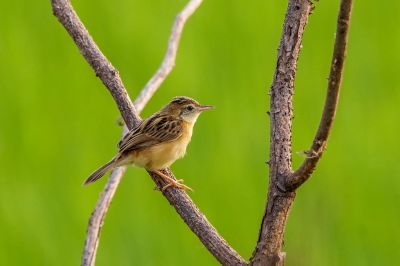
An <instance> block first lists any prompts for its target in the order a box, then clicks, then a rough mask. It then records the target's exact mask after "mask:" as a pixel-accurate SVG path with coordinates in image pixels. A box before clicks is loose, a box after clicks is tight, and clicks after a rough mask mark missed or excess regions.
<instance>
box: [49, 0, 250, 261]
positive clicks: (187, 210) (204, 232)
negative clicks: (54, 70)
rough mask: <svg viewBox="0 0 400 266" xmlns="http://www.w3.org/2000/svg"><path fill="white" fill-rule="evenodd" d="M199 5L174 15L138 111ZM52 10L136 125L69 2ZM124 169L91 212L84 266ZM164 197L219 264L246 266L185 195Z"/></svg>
mask: <svg viewBox="0 0 400 266" xmlns="http://www.w3.org/2000/svg"><path fill="white" fill-rule="evenodd" d="M201 2H202V1H199V0H192V1H190V2H189V4H188V5H187V6H186V7H185V8H184V10H183V11H182V12H181V13H180V14H179V15H178V16H177V18H176V20H175V23H174V27H173V30H172V33H171V37H170V41H169V44H168V50H167V54H166V56H165V58H164V61H163V63H162V65H161V67H160V69H159V70H158V71H157V73H156V74H155V75H154V77H153V78H152V79H151V80H150V81H149V83H148V84H147V85H146V87H145V88H144V90H143V91H142V93H141V94H140V96H139V99H138V100H137V101H136V102H135V103H136V104H137V110H138V111H139V112H140V111H141V110H142V109H143V107H144V106H145V104H146V103H147V102H148V100H149V99H150V98H151V96H152V95H153V94H154V92H155V91H156V90H157V88H158V87H159V86H160V84H161V83H162V82H163V81H164V80H165V78H166V76H167V75H168V74H169V73H170V71H171V70H172V68H173V66H174V62H175V57H176V51H177V47H178V43H179V40H180V35H181V33H182V29H183V26H184V23H185V21H186V20H187V19H188V18H189V17H190V16H191V15H192V14H193V12H194V11H195V10H196V8H197V7H198V6H199V5H200V4H201ZM52 7H53V13H54V15H55V16H56V17H57V18H58V19H59V21H60V22H61V24H62V25H63V26H64V27H65V28H66V30H67V31H68V33H69V34H70V35H71V37H72V38H73V39H74V41H75V43H76V45H77V46H78V47H79V49H80V51H81V54H82V55H83V56H84V57H85V59H86V60H87V61H88V62H89V64H90V65H91V66H92V68H93V69H94V70H95V72H96V75H97V76H99V77H100V79H101V80H102V81H103V83H104V84H105V86H106V87H107V88H108V89H109V91H110V92H111V94H112V95H113V97H114V99H115V101H116V103H117V105H118V107H119V109H120V112H121V115H122V116H123V118H124V120H125V123H126V125H127V126H128V128H129V129H132V128H134V127H135V126H137V125H138V124H139V123H140V118H139V115H138V113H137V112H136V110H135V107H134V106H133V105H132V103H131V101H130V99H129V96H128V94H127V92H126V90H125V88H124V86H123V84H122V81H121V79H120V77H119V75H118V72H117V70H116V69H115V68H114V67H113V66H112V65H111V63H110V62H109V61H108V60H107V59H106V58H105V56H104V55H103V54H102V53H101V51H100V50H99V48H98V47H97V45H96V44H95V42H94V41H93V39H92V38H91V37H90V35H89V33H88V31H87V30H86V29H85V27H84V26H83V24H82V22H81V21H80V19H79V17H78V16H77V14H76V13H75V11H74V10H73V7H72V6H71V4H70V2H69V1H68V0H52ZM125 169H126V168H125V167H120V168H116V169H115V170H114V171H113V172H112V173H111V176H110V178H109V180H108V182H107V185H106V187H105V189H104V191H103V193H102V194H101V195H100V198H99V200H98V202H97V205H96V208H95V210H94V212H93V213H92V216H91V218H90V221H89V225H88V231H87V239H86V242H85V249H84V253H83V257H82V265H84V266H93V265H94V262H95V256H96V250H97V246H98V242H99V238H100V230H101V227H102V224H103V222H104V218H105V215H106V213H107V210H108V207H109V205H110V203H111V200H112V198H113V196H114V194H115V191H116V189H117V187H118V184H119V182H120V180H121V178H122V176H123V174H124V172H125ZM165 173H167V174H169V175H170V176H171V177H172V178H174V176H173V174H172V173H171V171H170V170H169V169H166V170H165ZM149 174H150V175H151V177H152V178H153V180H154V182H155V183H156V184H157V185H158V187H163V186H165V185H166V184H165V183H164V181H163V180H162V179H161V178H160V177H159V176H157V175H156V174H154V173H149ZM163 195H164V196H165V197H166V198H167V199H168V201H169V202H170V204H171V205H173V206H174V208H175V209H176V211H177V212H178V214H179V215H180V216H181V217H182V219H183V220H184V221H185V223H186V224H187V225H188V226H189V227H190V229H191V230H192V231H193V232H194V233H195V234H196V235H197V236H198V237H199V239H200V240H201V241H202V242H203V244H204V245H205V246H206V248H207V249H208V250H209V251H210V252H211V253H212V254H213V255H214V257H215V258H216V259H217V260H218V261H220V262H221V263H223V264H224V265H245V264H246V262H245V261H244V260H243V258H241V257H240V255H239V254H238V253H237V252H236V251H235V250H234V249H232V248H231V247H230V246H229V245H228V243H227V242H226V241H225V240H224V239H223V238H222V237H221V236H220V235H219V234H218V232H217V231H216V229H215V228H214V227H213V226H212V225H211V224H210V223H209V222H208V220H207V219H206V217H205V216H204V215H203V214H202V213H201V212H200V211H199V209H198V208H197V206H196V205H195V204H194V203H193V201H192V200H191V199H190V198H189V196H188V195H187V194H186V193H185V192H183V191H181V190H179V189H176V188H174V187H170V188H168V189H167V190H165V191H164V192H163Z"/></svg>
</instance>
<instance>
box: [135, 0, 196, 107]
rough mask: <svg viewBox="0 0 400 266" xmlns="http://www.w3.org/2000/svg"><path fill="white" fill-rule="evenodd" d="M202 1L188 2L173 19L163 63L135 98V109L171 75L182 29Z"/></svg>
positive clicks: (142, 104) (145, 102) (144, 103)
mask: <svg viewBox="0 0 400 266" xmlns="http://www.w3.org/2000/svg"><path fill="white" fill-rule="evenodd" d="M202 1H203V0H191V1H189V3H188V4H187V5H186V6H185V7H184V8H183V10H182V11H181V12H180V13H179V14H178V15H177V16H176V17H175V21H174V25H173V26H172V30H171V34H170V36H169V41H168V47H167V52H166V53H165V56H164V59H163V62H162V63H161V66H160V68H159V69H158V70H157V72H156V73H155V74H154V76H153V77H152V78H151V79H150V80H149V81H148V82H147V84H146V86H144V88H143V90H142V91H141V92H140V94H139V95H138V96H137V97H136V100H135V102H134V104H135V107H136V108H138V109H143V107H144V106H145V105H146V104H147V102H148V101H149V100H150V98H151V97H152V96H153V94H154V93H155V92H156V91H157V89H158V88H159V87H160V85H161V84H162V83H163V82H164V80H165V79H166V78H167V76H168V75H169V73H171V71H172V69H173V68H174V66H175V60H176V52H177V50H178V47H179V41H180V39H181V35H182V31H183V27H184V26H185V23H186V21H187V20H188V18H189V17H190V16H192V15H193V13H194V12H195V11H196V10H197V8H198V7H199V6H200V5H201V3H202Z"/></svg>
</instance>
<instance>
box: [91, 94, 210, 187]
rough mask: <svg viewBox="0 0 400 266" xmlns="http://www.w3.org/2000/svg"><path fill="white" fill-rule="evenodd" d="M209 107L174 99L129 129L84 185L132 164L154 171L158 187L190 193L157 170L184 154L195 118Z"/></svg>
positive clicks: (180, 183) (181, 97)
mask: <svg viewBox="0 0 400 266" xmlns="http://www.w3.org/2000/svg"><path fill="white" fill-rule="evenodd" d="M213 108H214V107H213V106H211V105H201V104H199V103H198V102H197V101H195V100H194V99H191V98H189V97H186V96H177V97H175V98H173V99H172V101H171V102H169V103H168V104H167V105H165V106H164V107H163V108H161V110H160V111H158V112H156V113H154V114H153V115H151V116H150V117H148V118H147V119H145V120H143V121H142V122H141V123H140V124H139V125H138V126H137V127H136V128H134V129H132V130H130V131H129V132H128V133H127V134H126V135H125V136H124V137H123V138H122V139H121V140H120V141H119V143H118V149H119V151H118V153H117V154H116V155H115V156H114V157H113V158H112V159H111V160H110V161H109V162H108V163H106V164H104V165H103V166H101V167H100V168H98V169H97V170H96V171H94V172H93V173H92V174H91V175H90V176H89V177H88V178H87V179H86V181H85V182H84V185H88V184H90V183H93V182H95V181H96V180H98V179H100V178H101V177H102V176H104V175H105V174H106V173H107V172H109V171H111V170H112V169H114V168H115V167H120V166H124V165H130V164H133V165H135V166H138V167H142V168H145V169H146V170H147V171H150V172H154V173H156V174H157V175H159V176H160V177H161V178H162V179H164V180H165V181H166V182H167V185H165V186H164V187H162V190H163V191H164V190H165V189H167V188H168V187H171V186H172V187H176V188H179V189H183V190H192V189H191V188H190V187H188V186H186V185H184V184H182V182H183V180H175V179H173V178H171V177H169V176H167V175H165V174H164V173H162V172H161V170H163V169H165V168H167V167H169V166H171V165H172V164H173V163H174V162H175V161H176V160H177V159H179V158H182V157H183V156H184V155H185V153H186V147H187V146H188V144H189V142H190V140H191V138H192V132H193V126H194V124H195V123H196V121H197V118H198V117H199V115H200V114H201V113H202V112H203V111H205V110H210V109H213Z"/></svg>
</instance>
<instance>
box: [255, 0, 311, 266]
mask: <svg viewBox="0 0 400 266" xmlns="http://www.w3.org/2000/svg"><path fill="white" fill-rule="evenodd" d="M311 10H312V3H311V2H310V1H308V0H289V3H288V7H287V11H286V17H285V23H284V25H283V30H282V37H281V41H280V44H279V49H278V56H277V64H276V68H275V75H274V80H273V82H272V86H271V91H270V95H271V103H270V118H271V121H270V127H271V133H270V160H269V166H270V167H269V190H268V196H267V198H268V201H267V205H266V208H265V211H264V216H263V219H262V223H261V227H260V231H259V237H258V241H257V246H256V248H255V250H254V252H253V256H252V258H251V264H252V265H283V264H284V258H285V253H283V252H281V249H282V244H283V236H284V231H285V225H286V220H287V217H288V214H289V210H290V207H291V205H292V202H293V200H294V198H295V194H294V193H282V192H281V190H280V189H279V186H278V185H279V184H280V182H282V181H283V180H285V179H286V177H287V176H288V175H289V174H290V173H291V163H292V159H291V155H292V117H293V110H292V97H293V92H294V80H295V76H296V65H297V59H298V57H299V53H300V48H301V41H302V38H303V33H304V28H305V26H306V24H307V20H308V16H309V14H310V12H311Z"/></svg>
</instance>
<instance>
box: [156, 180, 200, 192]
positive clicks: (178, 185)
mask: <svg viewBox="0 0 400 266" xmlns="http://www.w3.org/2000/svg"><path fill="white" fill-rule="evenodd" d="M182 183H183V179H179V180H174V182H170V183H168V184H167V185H165V186H163V188H162V189H161V190H162V191H164V190H166V189H167V188H169V187H171V186H172V187H176V188H179V189H182V190H190V191H193V189H192V188H191V187H188V186H186V185H184V184H182Z"/></svg>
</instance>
